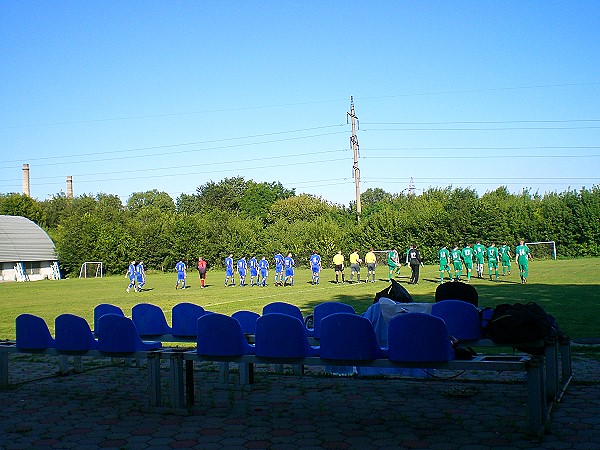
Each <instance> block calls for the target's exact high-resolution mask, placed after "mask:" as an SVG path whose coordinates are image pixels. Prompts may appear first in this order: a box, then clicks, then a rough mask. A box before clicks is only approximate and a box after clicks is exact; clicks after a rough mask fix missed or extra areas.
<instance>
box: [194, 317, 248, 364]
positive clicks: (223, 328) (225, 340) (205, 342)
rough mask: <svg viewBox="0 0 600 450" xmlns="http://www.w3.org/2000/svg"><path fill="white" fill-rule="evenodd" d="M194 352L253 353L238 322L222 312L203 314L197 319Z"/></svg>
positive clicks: (239, 354) (221, 353)
mask: <svg viewBox="0 0 600 450" xmlns="http://www.w3.org/2000/svg"><path fill="white" fill-rule="evenodd" d="M196 323H197V346H196V352H197V353H198V354H199V355H206V356H242V355H249V354H252V353H254V346H253V345H250V344H248V342H247V341H246V337H245V335H244V333H243V331H242V327H241V325H240V322H238V321H237V320H236V319H234V318H233V317H230V316H226V315H224V314H217V313H210V314H205V315H203V316H201V317H199V318H198V320H197V322H196Z"/></svg>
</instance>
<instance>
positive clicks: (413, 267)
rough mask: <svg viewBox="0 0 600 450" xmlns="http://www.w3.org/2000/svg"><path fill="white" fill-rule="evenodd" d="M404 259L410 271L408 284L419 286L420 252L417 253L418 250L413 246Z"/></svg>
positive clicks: (421, 264) (421, 263) (421, 261)
mask: <svg viewBox="0 0 600 450" xmlns="http://www.w3.org/2000/svg"><path fill="white" fill-rule="evenodd" d="M406 259H407V260H408V264H409V265H410V271H411V276H410V281H409V283H411V284H419V272H420V270H421V267H422V266H423V259H422V258H421V252H419V249H418V248H417V246H416V245H415V244H412V245H411V246H410V249H409V250H408V255H407V256H406Z"/></svg>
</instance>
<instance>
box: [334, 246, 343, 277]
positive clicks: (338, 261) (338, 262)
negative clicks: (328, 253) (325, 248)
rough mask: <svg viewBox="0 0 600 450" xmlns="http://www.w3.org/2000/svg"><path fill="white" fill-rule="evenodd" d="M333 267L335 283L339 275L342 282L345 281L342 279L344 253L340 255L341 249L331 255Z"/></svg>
mask: <svg viewBox="0 0 600 450" xmlns="http://www.w3.org/2000/svg"><path fill="white" fill-rule="evenodd" d="M333 269H334V270H335V284H339V282H340V279H339V276H340V275H341V276H342V283H344V282H345V281H346V280H344V255H342V251H341V250H339V251H338V252H337V253H336V255H335V256H334V257H333Z"/></svg>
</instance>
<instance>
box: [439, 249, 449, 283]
mask: <svg viewBox="0 0 600 450" xmlns="http://www.w3.org/2000/svg"><path fill="white" fill-rule="evenodd" d="M438 260H439V261H440V284H444V272H448V278H450V281H452V271H451V270H450V252H449V251H448V249H447V248H446V246H445V245H444V246H443V247H442V248H441V249H440V251H439V252H438Z"/></svg>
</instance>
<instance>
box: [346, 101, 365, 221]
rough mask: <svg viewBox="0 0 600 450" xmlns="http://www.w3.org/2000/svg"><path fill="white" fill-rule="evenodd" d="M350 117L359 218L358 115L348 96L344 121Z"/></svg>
mask: <svg viewBox="0 0 600 450" xmlns="http://www.w3.org/2000/svg"><path fill="white" fill-rule="evenodd" d="M348 117H350V122H351V124H352V136H350V147H351V148H352V153H353V155H354V164H353V165H352V175H353V176H354V188H355V195H356V216H357V220H360V214H361V210H362V208H361V205H360V169H359V168H358V157H359V150H358V137H356V123H357V121H358V117H356V114H355V113H354V98H353V97H350V112H349V113H346V121H347V120H348Z"/></svg>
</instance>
